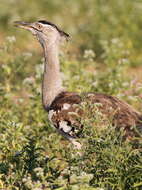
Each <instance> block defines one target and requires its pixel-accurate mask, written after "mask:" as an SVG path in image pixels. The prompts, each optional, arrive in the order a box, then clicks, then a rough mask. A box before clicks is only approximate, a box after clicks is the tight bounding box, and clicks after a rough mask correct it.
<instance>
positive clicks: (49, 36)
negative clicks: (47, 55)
mask: <svg viewBox="0 0 142 190" xmlns="http://www.w3.org/2000/svg"><path fill="white" fill-rule="evenodd" d="M14 24H15V26H17V27H20V28H24V29H26V30H29V31H31V32H32V34H33V35H34V36H36V38H37V39H38V40H39V42H40V43H41V45H44V44H47V45H51V44H53V43H58V42H59V41H60V39H61V38H62V37H65V38H66V39H67V40H68V38H69V35H68V34H67V33H65V32H64V31H62V30H61V29H60V28H59V27H58V26H56V25H55V24H53V23H51V22H49V21H45V20H40V21H37V22H32V23H29V22H22V21H16V22H14Z"/></svg>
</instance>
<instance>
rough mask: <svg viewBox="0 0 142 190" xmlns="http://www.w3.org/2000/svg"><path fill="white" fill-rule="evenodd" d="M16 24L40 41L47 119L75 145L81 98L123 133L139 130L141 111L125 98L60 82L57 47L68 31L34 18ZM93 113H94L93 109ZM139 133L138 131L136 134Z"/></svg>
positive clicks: (141, 125)
mask: <svg viewBox="0 0 142 190" xmlns="http://www.w3.org/2000/svg"><path fill="white" fill-rule="evenodd" d="M15 25H16V26H17V27H20V28H24V29H26V30H29V31H31V32H32V34H33V35H34V36H35V37H36V38H37V39H38V41H39V42H40V44H41V46H42V48H43V51H44V57H45V65H44V73H43V81H42V103H43V107H44V108H45V110H47V111H48V115H49V120H50V121H51V122H52V124H53V125H54V127H55V128H56V129H57V131H58V132H59V133H60V134H62V135H63V136H64V137H66V138H67V139H68V140H69V141H71V142H72V143H73V144H74V145H75V146H76V147H77V148H80V147H81V144H80V143H79V142H78V141H77V140H76V139H77V138H78V137H79V134H80V131H82V128H83V126H82V124H81V122H79V121H80V120H78V115H80V117H83V115H84V114H85V113H83V110H81V108H80V109H79V106H77V105H81V103H82V102H83V103H84V102H85V101H86V102H87V103H88V102H90V103H91V104H97V103H99V104H100V105H101V106H99V109H100V111H101V112H102V113H103V114H105V115H106V116H107V117H108V118H111V122H112V125H114V126H116V127H117V128H121V127H123V128H124V130H125V131H126V136H133V135H134V134H135V132H134V131H133V129H131V127H132V126H135V127H136V128H138V129H140V131H141V130H142V115H141V114H140V113H139V112H138V111H136V110H135V109H133V108H132V107H131V106H130V105H128V104H127V103H125V102H124V101H121V100H119V99H118V98H116V97H113V96H109V95H105V94H98V93H94V92H93V93H84V94H83V99H82V96H81V95H79V94H78V93H74V92H67V91H66V90H65V89H64V88H63V85H62V80H61V73H60V63H59V48H60V41H61V38H62V37H65V38H68V37H69V35H68V34H67V33H65V32H64V31H62V30H61V29H60V28H59V27H58V26H56V25H55V24H53V23H51V22H48V21H45V20H40V21H37V22H32V23H29V22H22V21H16V22H15ZM92 117H95V113H94V115H93V116H92ZM137 135H138V134H137Z"/></svg>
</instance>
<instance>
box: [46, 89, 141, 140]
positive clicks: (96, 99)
mask: <svg viewBox="0 0 142 190" xmlns="http://www.w3.org/2000/svg"><path fill="white" fill-rule="evenodd" d="M84 103H86V104H87V105H89V104H90V105H97V104H99V107H97V109H99V111H100V112H101V113H102V114H103V115H105V116H106V118H107V120H110V121H111V122H112V124H113V125H114V126H116V127H119V128H120V127H123V128H125V129H126V132H127V135H128V136H130V135H131V133H132V131H131V130H130V128H131V126H138V127H139V128H141V129H142V125H141V122H142V116H141V114H140V113H139V112H137V111H136V110H135V109H133V108H132V107H131V106H130V105H128V104H127V103H125V102H123V101H121V100H119V99H118V98H116V97H113V96H108V95H104V94H97V93H86V94H82V95H81V96H79V95H78V94H77V93H70V92H62V93H61V94H59V95H58V96H57V97H56V99H55V100H54V101H53V103H52V105H51V106H50V111H49V113H51V112H52V114H51V115H50V120H52V122H53V124H54V126H55V127H56V128H58V129H60V130H62V131H64V132H65V133H68V134H69V135H70V136H72V137H77V136H79V135H80V134H81V132H82V129H83V125H82V124H81V123H82V122H81V118H83V119H84V117H85V115H86V111H87V110H83V108H82V105H83V104H84ZM89 109H91V108H90V107H89ZM88 111H91V110H88ZM93 111H94V112H93V113H92V117H95V116H96V115H95V110H94V108H93ZM102 121H103V119H102Z"/></svg>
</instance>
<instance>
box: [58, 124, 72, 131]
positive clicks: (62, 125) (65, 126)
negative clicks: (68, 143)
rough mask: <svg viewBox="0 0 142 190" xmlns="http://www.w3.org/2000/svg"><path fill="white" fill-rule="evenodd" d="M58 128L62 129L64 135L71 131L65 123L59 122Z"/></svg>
mask: <svg viewBox="0 0 142 190" xmlns="http://www.w3.org/2000/svg"><path fill="white" fill-rule="evenodd" d="M59 128H60V129H62V130H63V131H64V132H65V133H69V132H70V131H71V127H70V126H68V125H67V122H66V121H60V123H59Z"/></svg>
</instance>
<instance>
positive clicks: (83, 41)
mask: <svg viewBox="0 0 142 190" xmlns="http://www.w3.org/2000/svg"><path fill="white" fill-rule="evenodd" d="M64 4H66V7H65V6H64ZM15 5H18V6H15ZM11 6H12V7H13V9H11ZM30 7H31V11H29V8H30ZM0 8H1V10H2V11H1V13H0V21H1V23H2V26H3V27H1V28H0V34H1V36H3V38H0V41H1V45H0V107H1V109H0V188H1V189H4V190H18V189H21V190H31V189H33V190H41V189H46V190H48V189H49V190H50V189H51V190H52V189H57V190H80V189H81V190H102V189H103V190H128V189H129V190H140V189H141V188H142V151H141V150H142V144H141V143H142V142H141V139H137V142H134V141H123V140H122V136H123V133H124V131H120V132H118V131H116V130H115V129H114V128H113V127H112V126H111V123H109V122H107V123H106V125H105V126H102V117H103V116H102V115H100V113H99V112H95V114H96V118H94V117H92V114H91V112H90V111H88V109H89V110H90V107H89V106H90V105H87V106H86V105H84V107H83V109H85V110H86V117H84V119H82V120H81V122H82V123H84V125H85V128H84V130H83V134H84V135H83V136H84V138H83V137H82V138H80V141H81V143H83V148H82V150H81V154H78V152H77V151H75V150H74V149H73V147H72V145H71V144H70V143H69V142H67V141H66V140H65V139H64V138H62V137H61V136H60V135H59V134H57V133H56V131H55V130H54V129H53V128H52V127H51V125H50V123H49V121H48V119H47V118H48V117H47V113H46V112H45V111H44V110H43V108H42V104H41V79H42V70H43V59H42V54H41V50H40V47H39V46H38V44H37V43H36V41H34V39H31V35H30V34H28V33H26V32H24V31H19V30H17V29H15V28H14V27H13V26H12V24H11V23H12V21H14V20H19V19H20V20H24V19H25V20H36V19H37V18H39V17H42V18H49V20H53V21H54V22H56V23H59V25H61V26H62V27H63V28H66V30H67V31H69V32H70V33H71V34H72V35H73V38H72V40H71V41H70V42H69V43H68V44H65V47H63V51H62V52H61V56H60V62H61V71H62V73H63V80H64V85H65V87H66V88H67V89H68V90H69V91H77V92H88V91H92V92H101V93H107V94H111V95H116V96H117V97H119V98H121V99H123V100H125V101H127V102H129V103H130V104H131V105H133V107H135V108H136V109H138V110H139V111H142V109H141V106H142V104H141V94H142V87H141V79H142V78H141V72H140V69H141V60H142V56H141V51H142V49H141V23H142V16H141V14H140V12H141V9H142V4H141V2H140V1H138V0H137V1H133V2H132V1H129V0H125V1H124V0H120V1H113V0H110V1H108V3H105V2H104V1H97V0H90V1H88V2H87V3H86V1H84V0H83V1H77V2H76V1H68V2H66V1H63V2H61V3H59V2H58V1H57V0H53V1H52V2H50V3H49V2H48V3H47V1H46V0H42V1H40V3H39V2H37V1H33V0H31V1H30V3H29V1H27V0H26V1H16V0H13V1H9V2H5V1H3V0H2V3H1V4H0ZM47 9H48V11H47ZM62 9H63V10H64V11H60V10H62ZM94 10H95V11H94ZM47 12H48V13H47ZM67 13H68V17H67V16H65V15H67ZM135 18H137V19H135ZM29 40H31V43H30V44H29V43H28V42H29ZM33 47H36V48H33ZM66 47H67V48H66ZM63 52H65V54H64V53H63ZM138 73H140V74H139V76H137V75H138ZM91 109H94V107H91ZM96 110H97V109H96ZM94 123H95V126H94V125H93V124H94ZM92 126H94V127H92ZM101 127H102V128H101Z"/></svg>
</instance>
